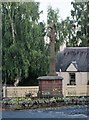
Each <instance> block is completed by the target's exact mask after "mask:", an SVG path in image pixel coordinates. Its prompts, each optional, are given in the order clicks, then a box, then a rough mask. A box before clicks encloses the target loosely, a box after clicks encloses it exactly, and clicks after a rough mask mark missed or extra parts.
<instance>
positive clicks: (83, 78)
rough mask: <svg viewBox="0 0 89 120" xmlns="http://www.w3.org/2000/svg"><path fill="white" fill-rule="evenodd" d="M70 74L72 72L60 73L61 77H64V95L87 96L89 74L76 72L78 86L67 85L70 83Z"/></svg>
mask: <svg viewBox="0 0 89 120" xmlns="http://www.w3.org/2000/svg"><path fill="white" fill-rule="evenodd" d="M69 73H70V72H61V73H58V75H59V76H62V77H63V81H62V85H63V95H64V96H68V93H69V92H70V94H72V95H73V93H74V94H76V95H78V96H81V95H87V92H88V90H87V89H88V88H89V87H88V88H87V81H88V80H89V72H75V73H76V85H67V84H68V83H69Z"/></svg>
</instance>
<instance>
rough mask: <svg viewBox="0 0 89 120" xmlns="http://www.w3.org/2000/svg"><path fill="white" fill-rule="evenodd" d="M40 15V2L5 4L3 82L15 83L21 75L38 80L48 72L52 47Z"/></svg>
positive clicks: (3, 19) (3, 8)
mask: <svg viewBox="0 0 89 120" xmlns="http://www.w3.org/2000/svg"><path fill="white" fill-rule="evenodd" d="M39 17H40V12H39V3H37V2H29V3H27V2H26V3H20V2H18V3H16V2H7V3H2V21H3V22H2V33H3V35H2V66H3V81H5V80H7V83H9V84H13V82H14V80H15V78H16V77H17V76H18V77H20V78H21V79H22V80H23V79H24V80H25V79H26V78H29V81H30V80H31V81H32V83H34V81H33V80H34V79H36V78H37V76H40V75H43V74H46V72H47V67H48V52H47V51H48V48H47V47H46V45H45V41H44V35H45V32H44V30H45V29H44V28H45V24H44V23H39V22H38V20H39ZM31 74H32V75H31ZM30 76H31V77H30Z"/></svg>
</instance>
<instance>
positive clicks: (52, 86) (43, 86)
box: [38, 23, 63, 97]
mask: <svg viewBox="0 0 89 120" xmlns="http://www.w3.org/2000/svg"><path fill="white" fill-rule="evenodd" d="M49 29H50V36H49V37H50V66H49V73H48V76H41V77H38V80H39V95H40V97H47V96H48V97H54V96H55V97H56V96H58V97H60V96H62V80H63V78H62V77H61V76H58V75H57V74H56V71H55V25H54V24H53V23H51V24H50V25H49Z"/></svg>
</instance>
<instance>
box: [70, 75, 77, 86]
mask: <svg viewBox="0 0 89 120" xmlns="http://www.w3.org/2000/svg"><path fill="white" fill-rule="evenodd" d="M69 84H70V85H76V80H75V73H69Z"/></svg>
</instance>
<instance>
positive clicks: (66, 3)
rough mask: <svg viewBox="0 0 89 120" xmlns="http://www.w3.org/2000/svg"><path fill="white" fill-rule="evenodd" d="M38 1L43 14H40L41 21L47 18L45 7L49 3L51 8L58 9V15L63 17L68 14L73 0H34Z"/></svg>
mask: <svg viewBox="0 0 89 120" xmlns="http://www.w3.org/2000/svg"><path fill="white" fill-rule="evenodd" d="M36 1H39V2H40V10H43V15H41V21H45V22H46V18H47V8H48V6H49V5H51V6H52V8H53V9H57V8H58V9H59V16H60V17H61V18H62V19H65V18H66V17H67V16H70V11H71V9H72V5H71V2H72V1H73V0H36Z"/></svg>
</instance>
